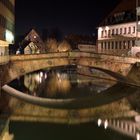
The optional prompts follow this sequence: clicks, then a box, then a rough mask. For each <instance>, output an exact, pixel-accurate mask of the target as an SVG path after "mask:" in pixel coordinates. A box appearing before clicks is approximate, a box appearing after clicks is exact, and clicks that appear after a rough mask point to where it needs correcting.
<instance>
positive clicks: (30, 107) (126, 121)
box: [9, 66, 140, 140]
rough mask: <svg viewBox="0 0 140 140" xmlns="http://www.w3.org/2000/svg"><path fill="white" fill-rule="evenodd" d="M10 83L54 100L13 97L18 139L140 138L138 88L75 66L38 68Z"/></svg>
mask: <svg viewBox="0 0 140 140" xmlns="http://www.w3.org/2000/svg"><path fill="white" fill-rule="evenodd" d="M92 71H93V70H92ZM93 72H94V71H93ZM9 86H11V87H13V88H14V89H16V90H19V91H21V92H23V93H20V94H23V95H29V96H30V97H35V98H38V99H39V101H40V102H41V101H42V100H40V99H49V100H50V101H53V103H52V104H51V105H50V104H49V105H48V104H47V103H44V102H45V101H46V102H47V101H48V100H45V101H43V102H41V103H39V104H38V103H37V104H36V103H35V102H33V103H32V102H29V101H22V100H21V99H16V98H11V99H10V101H9V106H10V108H11V110H12V111H11V121H10V125H9V129H10V133H13V134H14V139H15V140H40V139H41V140H45V139H46V140H47V139H48V140H56V139H58V140H65V139H68V140H71V139H77V140H81V139H82V140H93V139H94V140H102V139H107V140H129V139H137V140H140V132H139V131H140V115H139V109H140V104H139V103H140V102H139V101H140V94H139V93H140V89H139V88H138V87H137V88H136V87H132V86H130V85H126V84H124V83H119V82H117V81H114V80H112V79H110V80H107V79H103V78H97V77H93V76H91V74H90V76H88V75H87V74H86V75H81V74H79V73H77V68H76V67H75V66H73V67H59V68H52V69H44V70H40V71H36V72H32V73H29V74H27V75H24V76H22V77H18V78H17V79H15V80H14V81H12V82H11V83H9ZM19 98H20V97H19ZM60 101H61V104H59V102H60Z"/></svg>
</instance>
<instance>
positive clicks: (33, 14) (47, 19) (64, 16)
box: [16, 0, 120, 35]
mask: <svg viewBox="0 0 140 140" xmlns="http://www.w3.org/2000/svg"><path fill="white" fill-rule="evenodd" d="M118 1H120V0H83V1H82V0H17V1H16V35H19V34H20V35H21V34H25V33H26V32H28V31H29V30H30V29H31V28H35V29H37V31H39V32H40V31H42V29H44V28H48V29H51V28H58V29H59V30H60V31H61V32H62V33H63V34H65V35H66V34H69V33H76V34H89V35H91V34H94V33H95V32H96V27H97V26H98V24H99V23H100V21H101V20H102V19H103V17H105V15H107V13H108V12H109V11H110V10H112V9H113V8H114V6H115V5H116V4H117V3H118Z"/></svg>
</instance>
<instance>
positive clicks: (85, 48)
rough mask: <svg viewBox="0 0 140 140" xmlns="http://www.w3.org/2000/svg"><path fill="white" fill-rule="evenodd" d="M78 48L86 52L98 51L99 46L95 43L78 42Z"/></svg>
mask: <svg viewBox="0 0 140 140" xmlns="http://www.w3.org/2000/svg"><path fill="white" fill-rule="evenodd" d="M78 49H79V50H80V51H84V52H97V47H96V45H94V44H78Z"/></svg>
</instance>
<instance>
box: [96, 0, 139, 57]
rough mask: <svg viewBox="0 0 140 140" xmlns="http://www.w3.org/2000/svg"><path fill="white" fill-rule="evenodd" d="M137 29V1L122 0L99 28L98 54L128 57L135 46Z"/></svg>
mask: <svg viewBox="0 0 140 140" xmlns="http://www.w3.org/2000/svg"><path fill="white" fill-rule="evenodd" d="M139 2H140V1H139ZM136 29H137V24H136V0H122V1H121V2H120V3H119V4H118V5H117V6H116V8H115V9H114V10H113V11H112V12H111V13H110V14H109V15H108V16H107V17H106V18H105V19H104V20H103V21H102V22H101V23H100V25H99V27H98V41H97V46H98V52H99V53H109V54H116V55H128V53H129V51H130V50H131V48H132V47H133V46H135V40H136V35H137V32H136ZM138 37H140V34H138Z"/></svg>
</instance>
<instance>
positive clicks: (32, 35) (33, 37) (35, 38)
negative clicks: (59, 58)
mask: <svg viewBox="0 0 140 140" xmlns="http://www.w3.org/2000/svg"><path fill="white" fill-rule="evenodd" d="M30 42H33V43H34V44H35V45H36V46H37V47H38V48H39V49H40V51H41V52H42V53H43V52H45V44H44V42H43V41H42V39H41V38H40V36H39V35H38V33H37V32H36V31H35V30H34V29H32V30H31V31H30V32H29V33H28V34H27V35H26V37H25V38H24V40H23V41H22V43H21V46H22V45H23V47H25V45H26V46H27V45H28V44H29V43H30Z"/></svg>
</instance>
